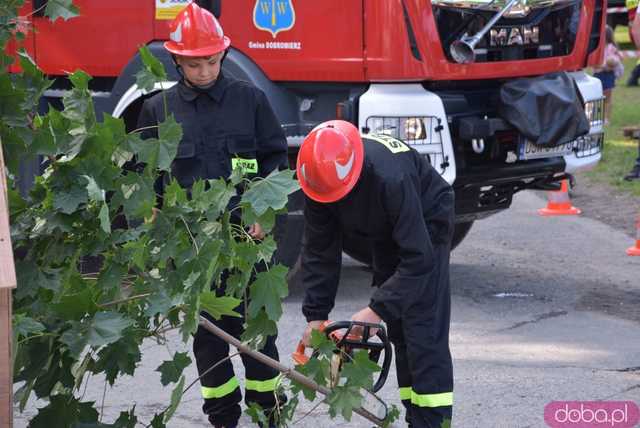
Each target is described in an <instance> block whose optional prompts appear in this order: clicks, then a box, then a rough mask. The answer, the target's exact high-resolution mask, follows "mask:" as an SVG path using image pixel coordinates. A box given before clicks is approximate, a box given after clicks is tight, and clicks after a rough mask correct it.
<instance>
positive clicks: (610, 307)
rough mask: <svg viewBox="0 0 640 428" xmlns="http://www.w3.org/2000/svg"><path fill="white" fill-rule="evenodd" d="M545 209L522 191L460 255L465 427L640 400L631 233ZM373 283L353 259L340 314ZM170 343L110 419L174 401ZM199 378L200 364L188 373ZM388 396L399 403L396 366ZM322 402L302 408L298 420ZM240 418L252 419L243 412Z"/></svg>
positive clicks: (459, 387) (109, 408) (457, 419)
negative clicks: (555, 406)
mask: <svg viewBox="0 0 640 428" xmlns="http://www.w3.org/2000/svg"><path fill="white" fill-rule="evenodd" d="M543 205H544V201H543V200H542V199H540V198H539V197H538V196H537V195H535V194H533V193H522V194H520V195H518V197H516V200H515V202H514V205H513V207H512V208H511V209H510V210H508V211H507V212H504V213H501V214H499V215H496V216H494V217H491V218H489V219H486V220H483V221H481V222H479V223H476V225H474V228H473V229H472V230H471V232H470V233H469V235H468V237H467V238H466V240H465V241H464V242H463V243H462V245H461V246H460V247H459V248H458V249H457V250H456V251H455V252H454V253H453V256H452V265H451V283H452V293H453V308H452V324H451V348H452V353H453V357H454V374H455V388H454V391H455V392H454V401H455V405H454V420H453V422H454V423H453V425H454V426H456V427H523V428H524V427H543V426H545V424H544V419H543V412H544V407H545V405H546V404H547V403H549V402H551V401H554V400H633V401H635V402H636V403H638V404H640V328H639V327H640V324H639V323H640V257H635V258H634V257H628V256H626V255H625V253H624V250H625V249H626V248H627V247H629V246H630V245H631V244H632V242H631V241H630V238H629V237H628V236H627V235H625V234H623V233H621V232H618V231H616V230H614V229H612V228H610V227H608V226H607V225H604V224H602V223H599V222H597V221H594V220H590V219H588V218H583V217H565V218H542V217H539V216H537V215H536V213H535V210H536V208H539V207H541V206H543ZM611 209H615V207H612V208H611ZM368 283H369V274H368V273H367V272H366V270H364V269H363V268H362V267H360V266H358V265H357V264H356V263H354V262H352V261H349V260H347V261H346V262H345V267H344V268H343V276H342V283H341V286H340V294H339V300H338V303H337V305H336V308H335V310H334V312H333V313H332V315H331V317H332V319H334V320H339V319H348V318H349V317H350V315H351V314H352V313H353V312H355V311H356V310H358V309H360V308H361V307H364V305H366V304H367V301H368V296H369V294H370V289H369V287H368V285H367V284H368ZM301 299H302V290H300V289H293V290H291V294H290V296H289V297H288V298H287V299H286V301H285V313H284V316H283V319H282V322H281V325H280V331H281V334H280V337H279V340H278V343H279V347H280V351H281V355H282V357H281V359H282V360H283V361H285V362H287V363H290V360H289V354H290V353H291V352H292V351H293V349H294V346H295V343H296V342H297V340H298V338H299V335H300V334H301V333H302V330H303V328H304V325H305V323H304V320H303V318H302V316H301V314H300V302H301ZM189 346H190V344H189ZM168 349H170V350H171V351H175V350H181V349H188V347H185V346H184V345H181V344H180V343H179V340H178V339H177V336H174V337H173V340H172V341H171V343H169V344H168V345H167V346H165V345H158V344H155V343H151V342H150V343H148V344H147V346H146V347H145V350H144V354H143V361H142V364H141V366H140V368H139V369H138V371H137V376H136V377H135V378H124V379H121V380H120V381H119V382H118V383H117V385H116V387H115V388H114V389H113V390H108V391H107V393H106V399H105V405H104V408H105V419H104V422H111V421H113V419H114V418H115V416H116V415H117V414H118V413H119V412H120V411H122V410H125V409H126V408H128V407H130V406H131V405H133V404H135V405H136V410H137V413H138V414H139V418H140V419H141V420H142V421H145V422H149V421H150V420H151V417H152V416H153V414H154V413H155V412H157V411H160V410H161V409H163V408H164V407H165V406H166V405H167V403H168V402H169V395H170V390H168V389H167V390H164V389H162V386H161V384H160V382H159V373H156V372H155V369H156V367H157V366H158V365H159V364H160V362H161V361H162V360H164V359H167V358H169V353H168ZM238 371H239V372H241V365H238ZM195 377H196V372H195V367H193V366H192V367H190V368H189V369H188V370H187V379H188V381H189V380H191V379H194V378H195ZM103 387H104V382H101V381H100V380H99V379H95V380H93V381H92V382H91V383H90V384H89V387H88V390H87V393H86V396H85V398H90V399H92V400H96V401H97V402H98V403H100V401H101V397H102V393H103ZM380 395H381V396H382V398H384V399H385V400H386V401H387V402H388V403H390V404H398V405H399V400H398V393H397V387H396V381H395V373H393V372H392V373H391V375H390V377H389V380H388V381H387V383H386V385H385V386H384V388H383V390H382V391H381V394H380ZM38 405H41V404H40V403H30V404H29V406H28V409H27V410H26V413H25V414H24V415H18V414H17V415H16V427H25V426H26V425H27V419H28V416H29V415H33V414H34V412H35V407H36V406H38ZM313 407H314V405H312V404H310V403H303V404H301V406H300V411H299V412H298V417H302V416H304V415H305V413H306V412H308V411H309V410H310V409H312V408H313ZM241 425H242V426H251V425H250V424H249V422H248V419H244V418H243V420H242V424H241ZM403 425H404V424H402V423H400V424H397V425H396V426H403ZM170 426H171V427H180V428H183V427H185V428H186V427H200V426H206V419H205V418H204V417H203V416H202V414H201V411H200V398H199V397H198V388H192V389H191V390H190V391H188V392H187V394H186V396H185V399H184V401H183V404H182V405H181V407H180V408H179V410H178V412H177V414H176V416H175V417H174V419H173V420H172V422H171V423H170ZM294 426H299V427H314V428H321V427H336V426H341V427H370V426H371V423H368V422H367V421H365V420H364V419H361V418H360V417H359V416H357V415H354V416H353V418H352V420H351V422H346V421H343V420H333V421H332V420H330V419H329V417H328V413H327V408H326V407H324V406H323V405H322V404H320V405H319V406H318V407H316V408H315V409H314V410H313V411H311V413H310V414H308V415H307V416H305V417H304V419H302V420H301V421H299V422H297V423H296V424H295V425H294Z"/></svg>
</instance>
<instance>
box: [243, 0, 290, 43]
mask: <svg viewBox="0 0 640 428" xmlns="http://www.w3.org/2000/svg"><path fill="white" fill-rule="evenodd" d="M295 23H296V12H295V10H293V3H292V0H256V5H255V7H254V8H253V25H255V26H256V28H257V29H259V30H264V31H268V32H270V33H271V35H272V36H273V38H274V39H275V38H276V35H277V34H278V33H279V32H280V31H287V30H290V29H292V28H293V26H294V25H295Z"/></svg>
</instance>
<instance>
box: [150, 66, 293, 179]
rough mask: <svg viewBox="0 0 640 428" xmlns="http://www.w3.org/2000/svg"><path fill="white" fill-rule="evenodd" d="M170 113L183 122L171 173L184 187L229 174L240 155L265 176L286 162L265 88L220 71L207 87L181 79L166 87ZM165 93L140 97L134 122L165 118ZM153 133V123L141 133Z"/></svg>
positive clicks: (281, 136) (283, 142) (280, 133)
mask: <svg viewBox="0 0 640 428" xmlns="http://www.w3.org/2000/svg"><path fill="white" fill-rule="evenodd" d="M164 94H165V95H166V99H167V107H168V111H169V113H172V114H173V115H174V116H175V119H176V121H177V122H178V123H180V124H181V125H182V131H183V137H182V142H181V143H180V145H179V146H178V153H177V156H176V158H175V160H174V162H173V164H172V175H173V176H174V177H175V178H176V179H177V180H178V182H179V183H180V185H181V186H182V187H185V188H189V187H191V185H192V184H193V183H194V181H196V180H197V179H198V178H203V179H217V178H227V177H228V176H229V175H230V174H231V171H232V163H233V162H234V161H233V159H244V160H248V161H249V162H243V164H244V165H245V166H246V168H245V171H249V172H252V173H255V175H258V176H261V177H265V176H267V175H268V174H269V173H270V172H271V171H273V170H274V169H278V168H286V167H287V166H288V158H287V142H286V138H285V136H284V132H283V131H282V127H281V126H280V122H279V121H278V119H277V118H276V116H275V114H274V113H273V110H272V109H271V106H270V105H269V102H268V101H267V98H266V96H265V94H264V93H263V92H262V91H261V90H260V89H258V88H256V87H255V86H253V85H251V84H249V83H247V82H244V81H241V80H237V79H233V78H230V77H227V76H225V75H224V73H222V72H221V73H220V75H219V76H218V79H217V80H216V83H215V84H214V85H213V86H212V87H211V88H209V89H206V90H202V89H193V88H191V87H189V86H187V85H185V84H184V82H183V81H181V82H179V83H178V84H177V85H175V86H173V87H172V88H170V89H168V90H166V91H164ZM164 112H165V106H164V98H163V94H162V93H160V94H156V95H154V96H153V97H151V98H149V99H148V100H146V101H145V102H144V105H143V107H142V111H141V113H140V117H139V120H138V127H148V126H153V125H157V124H158V122H161V121H162V120H164V117H165V113H164ZM150 137H156V138H157V128H152V129H148V130H145V131H143V132H142V138H150Z"/></svg>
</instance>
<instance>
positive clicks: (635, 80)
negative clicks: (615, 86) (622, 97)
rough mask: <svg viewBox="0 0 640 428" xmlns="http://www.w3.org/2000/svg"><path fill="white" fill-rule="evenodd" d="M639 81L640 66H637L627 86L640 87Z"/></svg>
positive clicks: (632, 71)
mask: <svg viewBox="0 0 640 428" xmlns="http://www.w3.org/2000/svg"><path fill="white" fill-rule="evenodd" d="M638 79H640V64H636V66H635V67H633V70H631V74H630V75H629V80H627V86H638Z"/></svg>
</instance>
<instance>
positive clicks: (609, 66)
mask: <svg viewBox="0 0 640 428" xmlns="http://www.w3.org/2000/svg"><path fill="white" fill-rule="evenodd" d="M606 43H607V44H606V47H605V51H604V61H603V62H602V65H601V66H600V67H597V68H596V69H595V70H594V71H595V73H594V77H597V78H598V79H600V81H601V82H602V91H603V92H604V96H605V100H604V117H605V124H608V123H609V121H610V119H611V109H612V108H613V88H615V86H616V79H619V78H620V77H622V75H623V74H624V65H623V64H622V54H621V53H620V51H619V50H618V45H617V44H616V42H615V40H614V37H613V28H611V27H609V26H608V25H607V30H606Z"/></svg>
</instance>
